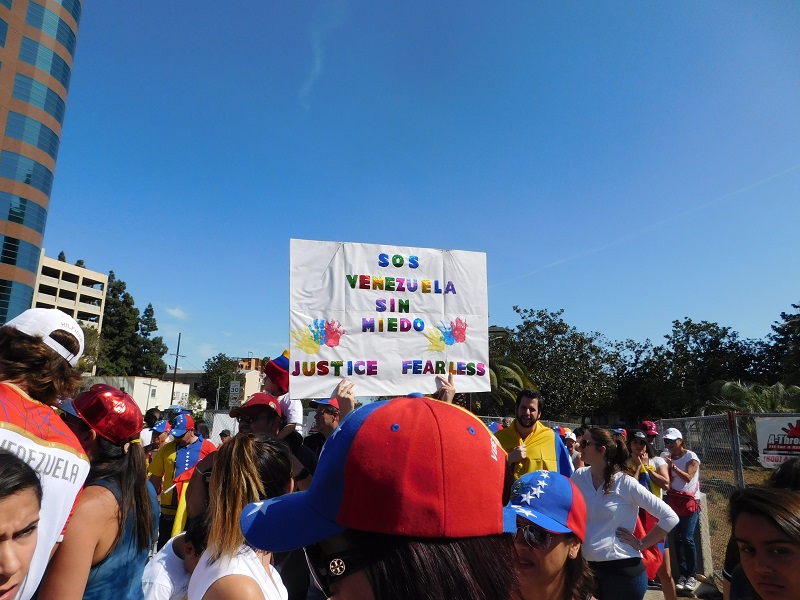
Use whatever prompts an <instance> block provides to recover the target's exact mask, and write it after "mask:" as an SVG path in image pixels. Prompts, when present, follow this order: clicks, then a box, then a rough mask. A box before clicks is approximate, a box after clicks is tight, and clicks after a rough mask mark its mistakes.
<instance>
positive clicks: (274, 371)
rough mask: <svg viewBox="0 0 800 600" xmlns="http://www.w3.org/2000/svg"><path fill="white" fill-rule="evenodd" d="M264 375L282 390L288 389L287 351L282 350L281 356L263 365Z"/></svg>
mask: <svg viewBox="0 0 800 600" xmlns="http://www.w3.org/2000/svg"><path fill="white" fill-rule="evenodd" d="M264 375H266V376H267V377H269V378H270V380H271V381H272V382H273V383H277V384H278V385H279V386H280V388H281V389H282V390H288V389H289V351H288V350H284V351H283V354H281V355H280V356H278V357H277V358H273V359H272V360H271V361H269V362H268V363H267V364H265V365H264Z"/></svg>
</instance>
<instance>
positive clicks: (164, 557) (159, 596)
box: [142, 534, 190, 600]
mask: <svg viewBox="0 0 800 600" xmlns="http://www.w3.org/2000/svg"><path fill="white" fill-rule="evenodd" d="M182 535H183V534H181V535H177V536H175V537H174V538H172V539H171V540H170V541H168V542H167V543H166V544H164V547H163V548H161V550H159V551H158V554H156V555H155V556H154V557H153V558H151V559H150V562H148V563H147V566H145V568H144V575H143V576H142V591H143V592H144V600H184V598H186V594H187V593H188V590H189V577H190V575H189V572H188V571H187V570H186V568H185V567H184V566H183V560H182V559H181V558H180V557H179V556H178V555H177V554H175V550H174V548H173V544H172V543H173V542H174V541H175V540H176V539H177V538H179V537H181V536H182Z"/></svg>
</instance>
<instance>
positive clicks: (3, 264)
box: [0, 0, 81, 323]
mask: <svg viewBox="0 0 800 600" xmlns="http://www.w3.org/2000/svg"><path fill="white" fill-rule="evenodd" d="M80 17H81V2H80V0H0V323H5V322H6V321H8V320H9V319H12V318H13V317H15V316H16V315H18V314H19V313H21V312H22V311H24V310H27V309H28V308H30V307H31V301H32V299H33V288H34V282H35V279H36V273H37V269H38V265H39V255H40V251H41V247H42V238H43V236H44V227H45V222H46V221H47V208H48V205H49V203H50V190H51V188H52V186H53V174H54V173H55V168H56V156H57V155H58V144H59V139H60V135H61V125H62V123H63V122H64V108H65V105H66V101H67V90H68V89H69V79H70V76H71V74H72V58H73V56H74V54H75V42H76V38H77V35H78V22H79V21H80Z"/></svg>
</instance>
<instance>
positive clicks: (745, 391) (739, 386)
mask: <svg viewBox="0 0 800 600" xmlns="http://www.w3.org/2000/svg"><path fill="white" fill-rule="evenodd" d="M718 386H719V388H718V390H717V393H716V394H715V400H714V401H712V402H711V403H709V404H708V406H707V408H708V409H711V410H710V411H708V412H721V411H728V410H735V411H738V412H749V413H776V412H796V411H798V410H800V386H796V385H790V386H784V385H783V384H782V383H776V384H775V385H769V386H767V385H761V384H758V383H749V382H741V381H724V382H718Z"/></svg>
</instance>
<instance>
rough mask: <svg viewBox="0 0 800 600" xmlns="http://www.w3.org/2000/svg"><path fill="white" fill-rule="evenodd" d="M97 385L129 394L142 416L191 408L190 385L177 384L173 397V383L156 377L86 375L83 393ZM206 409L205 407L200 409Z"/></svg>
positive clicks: (82, 387)
mask: <svg viewBox="0 0 800 600" xmlns="http://www.w3.org/2000/svg"><path fill="white" fill-rule="evenodd" d="M96 383H104V384H106V385H110V386H112V387H115V388H117V389H118V390H122V391H123V392H125V393H126V394H129V395H130V396H131V397H132V398H133V399H134V400H136V404H138V405H139V408H140V409H141V411H142V414H144V413H145V412H147V409H148V408H160V409H162V410H163V409H165V408H167V407H168V406H170V405H172V404H179V405H180V406H183V407H187V408H188V406H189V385H188V384H186V383H176V384H175V392H174V395H173V391H172V381H161V380H160V379H158V378H155V377H111V376H104V377H93V376H88V375H84V377H83V381H82V382H81V391H86V390H88V389H89V388H90V387H92V386H93V385H94V384H96ZM200 408H201V409H204V408H205V407H200Z"/></svg>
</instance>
